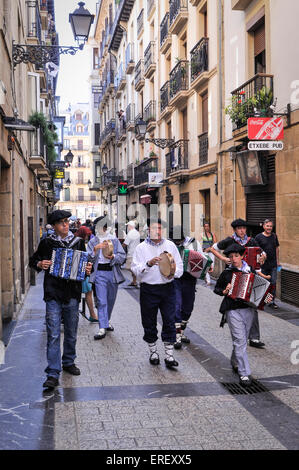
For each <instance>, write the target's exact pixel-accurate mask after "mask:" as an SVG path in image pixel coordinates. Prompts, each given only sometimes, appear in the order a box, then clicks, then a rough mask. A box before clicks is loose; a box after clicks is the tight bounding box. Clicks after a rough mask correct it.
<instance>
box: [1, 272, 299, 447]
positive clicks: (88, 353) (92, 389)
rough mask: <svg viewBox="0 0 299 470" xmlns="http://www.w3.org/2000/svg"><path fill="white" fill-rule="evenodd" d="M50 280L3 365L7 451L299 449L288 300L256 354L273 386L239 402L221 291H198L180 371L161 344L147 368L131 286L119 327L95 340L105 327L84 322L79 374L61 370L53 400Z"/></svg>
mask: <svg viewBox="0 0 299 470" xmlns="http://www.w3.org/2000/svg"><path fill="white" fill-rule="evenodd" d="M42 281H43V275H42V274H40V275H39V276H38V277H37V285H36V286H34V287H31V288H30V291H29V294H28V296H27V298H26V301H25V303H24V306H23V309H22V311H21V314H20V317H19V319H18V322H17V325H16V327H15V329H14V331H13V334H12V336H11V339H10V342H9V345H8V347H7V348H6V355H5V364H3V365H2V366H0V384H1V387H0V449H108V450H109V449H150V450H159V449H166V450H171V449H176V450H188V449H297V450H298V449H299V419H298V411H299V393H298V391H299V376H298V370H299V365H298V364H297V365H296V364H292V362H291V354H292V353H293V356H294V357H295V356H296V354H295V349H292V342H294V341H296V340H297V341H298V342H299V309H296V308H293V307H290V306H288V305H285V304H281V303H279V305H280V308H279V310H278V311H271V312H270V311H269V312H260V315H259V318H260V326H261V335H262V337H261V339H262V340H263V341H264V342H265V343H266V349H264V350H258V349H254V348H250V347H249V348H248V350H249V359H250V364H251V368H252V372H253V376H254V377H255V378H256V379H258V383H259V384H260V385H261V386H264V387H266V388H265V389H264V391H261V392H257V393H253V394H241V392H240V391H239V393H238V394H232V393H231V392H230V391H229V389H228V388H229V387H230V384H231V383H238V378H237V376H236V375H235V374H233V372H232V371H231V368H230V361H229V358H230V354H231V338H230V333H229V329H228V327H227V325H226V326H225V328H224V329H222V328H219V322H220V318H221V315H220V314H219V313H218V309H219V305H220V303H221V298H220V297H218V296H216V295H215V294H214V293H213V291H212V289H213V286H210V287H209V288H207V287H205V286H204V285H202V284H198V287H197V294H196V303H195V308H194V312H193V315H192V317H191V321H190V323H189V325H188V326H189V328H188V329H187V330H186V334H187V335H188V337H189V338H190V339H191V344H190V345H187V346H184V347H183V349H182V350H180V351H176V352H175V357H176V359H177V360H178V362H179V368H178V370H177V371H171V370H169V369H166V368H165V366H164V360H163V358H164V352H163V345H162V342H161V341H160V340H159V344H158V349H159V352H160V357H161V365H160V366H158V367H153V366H151V365H150V364H149V361H148V348H147V345H146V344H145V343H144V341H143V340H142V336H143V329H142V326H141V321H140V311H139V302H138V297H139V290H138V289H135V288H126V286H122V287H121V288H120V289H119V292H118V296H117V301H116V305H115V309H114V312H113V316H112V320H113V321H112V323H113V326H114V327H115V331H114V332H110V333H107V335H106V338H105V339H104V340H102V341H94V339H93V335H94V334H95V333H96V332H97V330H98V325H97V324H92V323H89V322H87V321H86V320H85V319H84V318H83V317H82V316H80V320H79V332H78V343H77V356H78V357H77V360H76V363H77V364H78V366H79V367H80V369H81V375H80V376H78V377H73V376H70V375H69V374H67V373H62V374H61V378H60V386H59V387H58V388H57V390H56V391H55V393H54V392H52V393H50V394H46V395H45V394H43V389H42V383H43V381H44V379H45V373H44V369H45V367H46V330H45V322H44V315H45V304H44V302H43V301H42ZM269 310H270V309H269ZM159 330H161V327H160V326H159ZM298 347H299V346H298V345H297V349H298ZM296 357H297V358H298V360H299V352H298V353H297V356H296ZM293 362H294V361H293ZM295 362H296V361H295ZM223 384H229V385H223ZM241 391H242V390H241Z"/></svg>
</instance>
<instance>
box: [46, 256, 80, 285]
mask: <svg viewBox="0 0 299 470" xmlns="http://www.w3.org/2000/svg"><path fill="white" fill-rule="evenodd" d="M51 261H52V264H51V266H50V270H49V273H50V274H51V275H52V276H55V277H60V278H62V279H70V280H72V281H84V279H85V269H86V265H87V262H88V253H87V252H86V251H79V250H71V249H67V248H56V249H55V250H53V252H52V259H51Z"/></svg>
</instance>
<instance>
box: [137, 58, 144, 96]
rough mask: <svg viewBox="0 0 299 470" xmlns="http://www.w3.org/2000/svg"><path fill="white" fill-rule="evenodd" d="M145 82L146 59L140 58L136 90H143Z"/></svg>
mask: <svg viewBox="0 0 299 470" xmlns="http://www.w3.org/2000/svg"><path fill="white" fill-rule="evenodd" d="M144 83H145V79H144V61H143V59H140V60H139V62H138V63H137V65H136V67H135V90H136V91H140V90H142V88H143V87H144Z"/></svg>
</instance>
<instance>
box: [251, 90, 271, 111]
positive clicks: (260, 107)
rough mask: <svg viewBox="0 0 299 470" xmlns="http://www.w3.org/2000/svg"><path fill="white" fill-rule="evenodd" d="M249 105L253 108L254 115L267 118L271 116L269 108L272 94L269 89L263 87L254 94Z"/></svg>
mask: <svg viewBox="0 0 299 470" xmlns="http://www.w3.org/2000/svg"><path fill="white" fill-rule="evenodd" d="M251 103H252V105H253V106H254V108H255V110H254V111H255V114H258V115H259V116H262V117H268V116H269V115H272V110H271V108H270V106H271V105H272V103H273V92H272V90H271V89H270V88H267V87H265V86H263V87H262V88H261V89H260V90H258V91H257V92H256V94H255V95H254V96H253V97H252V98H251Z"/></svg>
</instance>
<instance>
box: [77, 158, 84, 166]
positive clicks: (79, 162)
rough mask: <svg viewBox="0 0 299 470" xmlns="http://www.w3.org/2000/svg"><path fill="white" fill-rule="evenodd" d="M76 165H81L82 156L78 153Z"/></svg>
mask: <svg viewBox="0 0 299 470" xmlns="http://www.w3.org/2000/svg"><path fill="white" fill-rule="evenodd" d="M78 166H83V157H82V155H78Z"/></svg>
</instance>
